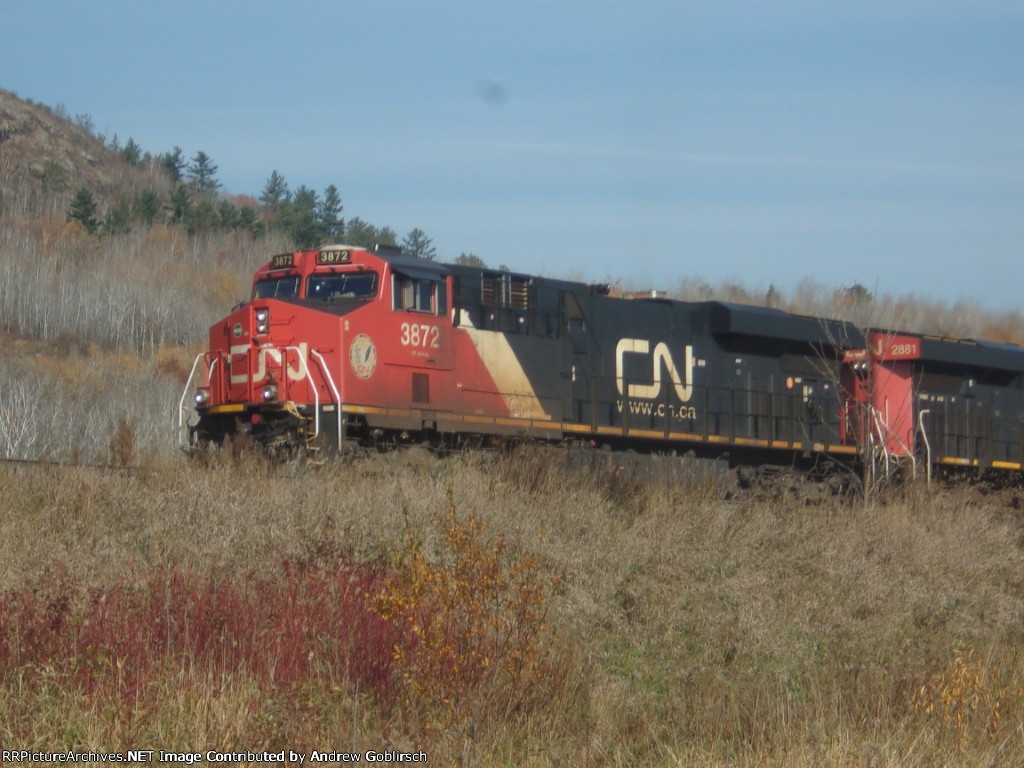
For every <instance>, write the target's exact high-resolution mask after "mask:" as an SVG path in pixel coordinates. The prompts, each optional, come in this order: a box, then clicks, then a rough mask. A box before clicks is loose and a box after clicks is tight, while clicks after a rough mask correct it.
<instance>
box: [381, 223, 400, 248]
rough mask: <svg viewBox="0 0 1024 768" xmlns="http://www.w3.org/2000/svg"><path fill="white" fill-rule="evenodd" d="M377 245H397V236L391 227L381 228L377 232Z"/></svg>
mask: <svg viewBox="0 0 1024 768" xmlns="http://www.w3.org/2000/svg"><path fill="white" fill-rule="evenodd" d="M377 243H379V244H381V245H398V235H396V234H395V230H393V229H392V228H391V227H382V228H381V229H378V230H377Z"/></svg>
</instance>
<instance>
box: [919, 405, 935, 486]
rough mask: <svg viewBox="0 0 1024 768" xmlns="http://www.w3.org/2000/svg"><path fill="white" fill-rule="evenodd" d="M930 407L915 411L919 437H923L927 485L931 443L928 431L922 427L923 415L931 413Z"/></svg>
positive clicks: (929, 476)
mask: <svg viewBox="0 0 1024 768" xmlns="http://www.w3.org/2000/svg"><path fill="white" fill-rule="evenodd" d="M931 412H932V411H931V409H930V408H924V409H922V410H920V411H918V413H917V429H918V431H919V432H920V433H921V437H922V438H924V452H925V457H926V462H927V465H926V466H927V477H928V485H931V484H932V444H931V443H930V442H929V441H928V432H927V430H925V428H924V415H925V414H926V413H931Z"/></svg>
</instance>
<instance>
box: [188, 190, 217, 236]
mask: <svg viewBox="0 0 1024 768" xmlns="http://www.w3.org/2000/svg"><path fill="white" fill-rule="evenodd" d="M219 223H220V216H218V214H217V209H216V208H214V207H213V203H212V202H210V200H209V199H208V198H204V199H202V200H200V201H199V202H198V203H196V204H195V205H193V206H192V207H191V208H190V209H189V211H188V213H187V214H186V216H185V229H186V230H187V231H188V233H189V234H190V235H197V234H202V233H204V232H209V231H211V230H213V229H216V228H217V225H218V224H219Z"/></svg>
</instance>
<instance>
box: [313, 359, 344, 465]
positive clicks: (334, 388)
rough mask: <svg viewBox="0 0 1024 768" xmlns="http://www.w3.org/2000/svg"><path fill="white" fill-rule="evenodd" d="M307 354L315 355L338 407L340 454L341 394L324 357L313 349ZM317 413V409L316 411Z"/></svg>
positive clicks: (340, 445) (339, 449)
mask: <svg viewBox="0 0 1024 768" xmlns="http://www.w3.org/2000/svg"><path fill="white" fill-rule="evenodd" d="M309 354H311V355H316V359H317V362H318V363H319V364H320V372H321V373H322V374H323V376H324V379H325V380H326V381H327V383H328V384H329V385H330V387H331V393H332V394H333V395H334V402H335V403H337V405H338V453H341V447H342V442H343V439H344V436H343V433H342V423H341V417H342V414H341V394H340V393H339V392H338V387H337V386H336V385H335V384H334V377H333V376H331V370H330V368H328V367H327V361H326V360H324V356H323V355H321V354H320V353H319V352H317V351H316V350H315V349H311V350H309ZM317 410H318V411H319V409H317Z"/></svg>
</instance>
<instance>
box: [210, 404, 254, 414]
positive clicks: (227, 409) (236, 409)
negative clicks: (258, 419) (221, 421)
mask: <svg viewBox="0 0 1024 768" xmlns="http://www.w3.org/2000/svg"><path fill="white" fill-rule="evenodd" d="M244 410H245V406H244V405H243V404H242V403H232V404H231V405H215V406H213V407H212V408H210V409H209V410H208V411H207V413H241V412H242V411H244Z"/></svg>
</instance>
